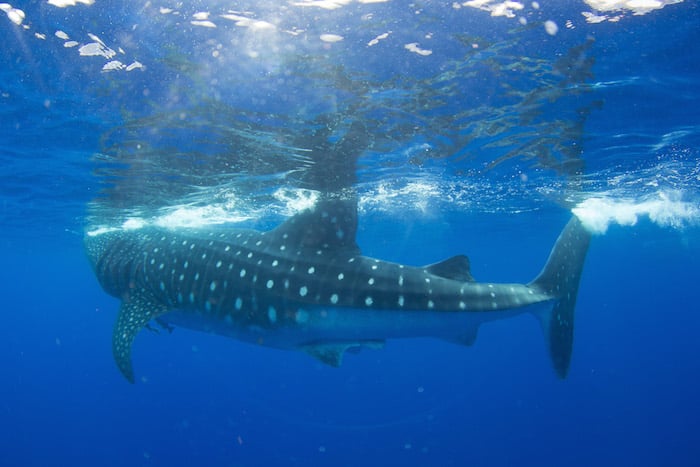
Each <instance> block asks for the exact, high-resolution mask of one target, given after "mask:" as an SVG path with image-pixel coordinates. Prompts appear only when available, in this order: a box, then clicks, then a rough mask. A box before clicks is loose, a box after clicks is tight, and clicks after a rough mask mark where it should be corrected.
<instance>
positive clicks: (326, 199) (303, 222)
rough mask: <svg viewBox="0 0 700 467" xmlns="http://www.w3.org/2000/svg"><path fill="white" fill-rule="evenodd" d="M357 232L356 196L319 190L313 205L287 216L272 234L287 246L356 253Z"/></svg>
mask: <svg viewBox="0 0 700 467" xmlns="http://www.w3.org/2000/svg"><path fill="white" fill-rule="evenodd" d="M356 233H357V198H356V197H355V195H354V194H335V193H333V194H331V193H322V194H321V196H320V199H319V200H318V201H317V202H316V204H315V205H314V206H313V207H312V208H310V209H307V210H305V211H302V212H300V213H299V214H296V215H295V216H293V217H292V218H290V219H288V220H287V221H285V222H284V223H282V224H281V225H280V226H279V227H277V228H276V229H274V230H273V231H272V232H271V235H273V236H274V237H275V239H276V240H277V241H278V242H280V243H281V244H284V245H287V246H288V247H290V248H297V249H316V250H326V249H333V250H345V251H349V252H351V253H352V254H359V252H360V249H359V248H358V246H357V243H355V234H356Z"/></svg>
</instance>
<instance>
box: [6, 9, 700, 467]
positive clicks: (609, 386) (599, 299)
mask: <svg viewBox="0 0 700 467" xmlns="http://www.w3.org/2000/svg"><path fill="white" fill-rule="evenodd" d="M36 8H37V9H47V8H48V6H46V5H44V6H43V7H39V6H36ZM27 10H28V7H27ZM125 10H126V7H125ZM698 10H699V9H698V8H697V5H695V4H691V3H689V2H685V3H683V4H681V5H677V6H673V5H672V6H668V7H666V8H665V9H663V10H661V11H658V12H654V13H652V14H649V15H646V16H643V17H634V18H632V17H627V18H626V19H625V20H623V21H622V22H620V23H605V24H601V25H598V26H595V29H591V30H593V31H595V36H596V43H595V48H594V49H595V50H594V51H595V56H596V58H597V64H596V67H595V71H596V80H598V81H599V82H601V83H612V82H615V81H616V80H620V81H621V82H624V83H626V84H619V85H605V86H601V87H600V88H599V89H596V91H595V92H596V93H597V94H596V96H599V97H601V98H602V99H603V100H604V101H605V104H604V106H603V107H602V110H601V111H598V112H595V113H594V114H593V115H592V116H591V118H590V119H589V121H588V122H587V125H586V133H585V145H586V154H585V156H584V158H585V159H586V163H587V170H588V171H590V173H596V174H601V173H602V174H603V176H602V177H601V179H600V180H597V179H595V180H593V181H594V182H601V180H602V181H603V182H605V181H606V180H607V176H608V175H610V178H613V176H619V177H621V180H623V182H621V185H623V186H625V187H626V191H625V192H624V194H625V196H627V199H630V200H635V199H637V198H636V195H637V191H636V190H639V191H640V194H641V193H642V191H643V190H651V192H652V193H653V190H655V189H656V188H653V189H650V188H649V185H647V182H648V181H649V180H650V179H653V177H650V174H652V175H653V174H658V179H656V180H657V181H658V182H659V183H660V185H659V186H660V187H661V189H666V188H669V189H674V190H677V191H679V192H681V193H683V195H684V196H685V198H684V199H685V200H686V201H689V202H690V203H691V204H692V205H694V206H697V205H698V204H699V203H698V200H699V199H700V196H698V192H699V191H700V190H698V180H700V178H699V177H698V173H699V170H698V162H697V155H698V141H700V137H699V135H700V131H698V126H699V118H698V115H699V114H698V112H699V110H698V109H700V105H698V102H699V101H700V98H699V93H698V83H699V82H700V78H699V76H698V71H697V70H698V69H697V64H698V63H700V58H698V47H697V44H698V43H699V42H698V35H699V34H700V28H698V24H700V22H698V21H700V20H698V15H699V12H698ZM28 11H29V10H28ZM57 11H58V10H54V9H51V10H50V14H47V16H46V23H47V24H48V25H46V27H45V29H47V30H52V28H53V29H55V28H59V27H63V28H66V29H68V27H67V26H69V25H70V22H71V21H76V20H75V18H74V17H70V15H68V13H65V18H64V19H62V18H63V15H64V13H63V12H64V10H60V11H59V12H57ZM66 11H68V10H66ZM79 11H83V12H85V11H87V12H90V13H91V14H94V15H95V16H94V17H92V16H90V17H84V18H85V21H86V22H88V21H92V22H94V23H95V24H100V22H101V21H103V20H104V18H102V19H101V18H100V17H99V15H97V13H95V10H94V9H93V10H79ZM129 12H131V10H129ZM124 16H125V17H126V16H128V14H127V12H125V13H124ZM28 17H34V18H36V17H37V16H36V15H28ZM562 17H563V18H566V17H568V16H567V15H564V14H562ZM129 21H130V20H127V19H124V23H125V24H127V25H128V24H130V23H129ZM104 24H109V23H104ZM499 24H501V27H504V26H503V23H499ZM560 24H563V23H561V22H560ZM33 26H34V27H35V28H38V27H39V26H40V25H38V24H36V23H35V24H34V25H33ZM431 26H432V25H431ZM115 27H116V26H115ZM591 28H593V27H591ZM0 30H1V31H2V36H1V37H2V42H3V44H10V45H11V46H10V45H8V46H7V47H4V46H3V48H2V51H0V57H1V58H2V65H3V67H2V69H0V77H1V78H2V82H0V90H1V91H3V92H7V94H8V95H7V96H2V99H1V100H0V104H1V105H2V107H0V118H1V120H0V123H2V125H3V126H2V128H0V137H1V139H0V143H1V147H0V149H1V150H2V151H1V152H0V162H2V167H0V182H2V183H1V186H0V219H2V222H3V224H2V225H1V226H0V228H2V231H1V232H0V251H2V259H1V260H0V299H1V300H2V301H1V302H0V304H1V307H0V368H2V378H1V379H0V465H3V466H4V465H7V466H14V465H28V466H47V465H56V466H95V465H104V466H110V465H115V466H117V465H119V466H122V465H134V466H137V465H143V466H178V465H183V466H187V465H213V466H218V465H226V466H232V465H233V466H258V465H304V466H307V465H343V466H355V465H367V466H373V465H446V466H447V465H454V466H464V465H514V464H518V465H537V466H541V465H552V466H561V465H580V466H590V465H638V466H656V465H678V466H681V465H687V466H693V465H697V464H698V459H700V445H699V444H698V433H700V427H699V426H698V425H699V423H700V422H699V420H700V406H699V405H700V402H699V400H700V399H699V398H698V396H697V395H698V393H700V378H699V377H698V375H699V374H700V373H699V370H700V368H699V367H700V360H699V359H698V356H700V340H699V339H698V338H697V334H698V330H699V329H700V315H699V314H698V310H699V307H698V305H697V299H698V283H700V281H699V279H700V274H699V273H698V271H699V270H700V231H699V230H698V225H697V218H692V217H691V218H690V219H686V220H688V221H689V222H688V225H685V226H683V227H679V228H670V227H664V226H659V225H656V224H654V223H652V222H650V221H649V220H648V219H646V218H642V219H641V220H640V222H639V223H638V224H637V225H635V226H631V227H619V226H612V227H611V228H610V229H609V230H608V232H607V233H606V234H604V235H599V236H595V237H594V238H593V241H592V244H591V248H590V253H589V256H588V258H587V261H586V266H585V269H584V273H583V277H582V281H581V288H580V292H579V301H578V306H577V316H576V318H577V321H576V335H575V345H574V354H573V360H572V364H571V369H570V373H569V376H568V378H567V379H566V380H559V379H557V377H556V376H555V374H554V372H553V371H552V370H551V368H550V363H549V358H548V355H547V352H546V349H545V344H544V339H543V338H542V333H541V331H540V329H539V325H538V323H537V321H536V320H535V319H533V318H532V317H530V316H522V317H518V318H515V319H511V320H508V321H503V322H497V323H493V324H490V325H487V326H484V327H483V328H482V329H481V330H480V332H479V336H478V338H477V341H476V343H475V345H474V346H473V347H471V348H465V347H461V346H458V345H454V344H450V343H445V342H440V341H434V340H430V339H414V340H405V341H390V342H389V343H388V344H387V346H386V348H385V349H384V350H381V351H369V350H365V351H363V352H361V353H360V354H358V355H348V356H347V357H346V358H345V361H344V365H343V366H342V367H341V368H339V369H334V368H329V367H326V366H323V365H321V364H320V363H318V362H317V361H315V360H313V359H311V358H309V357H308V356H307V355H305V354H302V353H297V352H285V351H279V350H274V349H267V348H262V347H256V346H252V345H248V344H243V343H239V342H237V341H232V340H227V339H224V338H221V337H216V336H210V335H205V334H199V333H195V332H191V331H188V330H185V329H177V330H176V331H175V332H174V333H172V334H171V335H167V334H159V335H156V334H154V333H149V332H143V333H141V334H140V335H139V336H138V338H137V340H136V343H135V346H134V365H135V370H136V373H137V378H138V381H137V384H135V385H129V384H128V383H127V382H126V381H125V380H124V378H123V377H122V376H121V375H120V373H119V372H118V370H117V368H116V366H115V365H114V363H113V359H112V355H111V332H112V325H113V322H114V318H115V314H116V310H117V308H118V302H117V300H116V299H113V298H112V297H109V296H108V295H106V294H105V293H104V292H103V291H102V290H101V289H100V287H99V286H98V284H97V281H96V279H95V278H94V275H93V274H92V271H91V270H90V268H89V265H88V262H87V260H86V258H85V255H84V252H83V249H82V243H81V242H82V240H81V234H82V233H81V232H79V231H80V228H81V226H82V225H83V220H82V219H83V215H84V214H85V204H86V202H87V201H88V200H90V199H91V198H92V197H93V196H94V194H95V190H96V188H97V182H96V180H95V178H94V177H93V176H92V175H91V174H90V170H91V168H92V164H91V163H90V161H89V155H90V154H91V153H92V152H93V151H95V150H96V146H97V145H98V142H97V139H98V136H99V134H100V132H101V131H103V130H104V129H105V127H108V126H109V122H106V121H104V120H101V119H99V118H97V117H96V115H104V113H105V111H104V109H102V108H100V102H99V101H90V100H87V99H86V100H85V101H84V102H83V101H81V99H82V97H81V96H83V94H81V91H82V90H84V89H86V88H91V86H93V85H94V84H95V83H94V82H88V81H76V80H66V81H61V79H60V78H61V76H63V75H62V74H61V73H64V74H65V76H64V77H68V78H72V77H74V76H75V75H77V74H79V72H80V70H77V71H76V70H73V69H69V68H70V67H67V66H66V67H65V69H64V68H62V66H63V65H64V61H63V57H65V56H67V55H60V54H59V53H58V52H56V50H59V51H62V49H60V48H56V49H55V50H54V51H53V52H56V53H53V52H50V51H49V52H44V53H43V54H42V52H41V51H42V50H44V49H38V48H36V49H35V48H33V45H32V44H35V43H38V42H36V41H35V42H29V40H28V39H27V38H28V37H31V36H30V35H29V34H25V35H23V36H20V34H23V32H21V31H19V30H18V29H17V28H14V26H13V25H11V24H10V23H9V22H7V21H5V19H4V18H2V21H0ZM18 31H19V32H18ZM580 31H581V29H579V32H580ZM99 32H100V34H102V31H99ZM156 32H157V31H156ZM154 33H155V32H154ZM562 35H563V34H562ZM105 37H107V36H105ZM17 38H19V39H17ZM30 40H34V39H30ZM13 41H14V42H13ZM59 47H62V46H59ZM142 47H144V48H146V47H147V45H142ZM30 52H31V53H30ZM128 52H132V51H131V50H129V51H128ZM61 53H62V52H61ZM79 63H83V62H79ZM85 63H87V62H85ZM86 67H87V66H86ZM37 70H39V71H37ZM55 70H57V71H56V72H55V74H53V73H54V71H55ZM85 74H86V75H87V74H88V72H85ZM98 76H99V75H98ZM143 79H145V78H143ZM95 81H99V78H95ZM64 89H65V93H66V95H63V94H62V92H63V90H64ZM69 91H70V92H71V93H72V94H70V95H69V94H68V92H69ZM45 96H48V97H49V98H50V99H51V100H52V105H51V107H50V108H48V109H47V108H45V107H44V106H43V101H44V98H45ZM57 96H58V97H65V100H61V99H57V98H56V97H57ZM76 122H79V124H75V123H76ZM679 129H683V130H684V131H686V132H687V134H686V135H685V136H684V137H677V138H676V139H675V140H673V139H672V140H670V141H669V140H668V138H666V136H667V135H669V134H671V133H673V132H674V131H678V130H679ZM661 142H665V144H663V145H659V143H661ZM601 183H602V182H601ZM593 185H594V188H596V187H598V185H596V183H593ZM602 188H608V187H606V186H602ZM475 196H478V194H475ZM535 208H536V209H539V210H533V211H532V212H524V213H521V214H519V215H512V214H498V213H496V214H486V213H483V212H477V213H470V212H468V210H467V212H465V211H464V210H459V209H457V208H455V209H453V210H450V209H446V210H444V211H439V212H430V213H429V215H428V216H424V217H421V218H418V219H410V218H401V217H400V216H399V218H398V219H397V216H396V215H393V216H389V217H384V216H382V213H381V212H370V213H367V214H365V215H363V216H362V218H361V220H360V222H361V229H360V232H359V237H358V242H359V244H360V246H361V247H362V248H363V250H364V253H365V254H367V255H370V256H376V257H380V258H385V259H388V260H395V261H402V262H406V263H409V264H427V263H432V262H434V261H438V260H440V259H444V258H446V257H449V256H451V255H454V254H458V253H465V254H468V255H469V256H470V258H471V261H472V272H473V274H474V276H475V277H476V278H477V280H491V281H528V280H530V279H531V278H532V277H534V276H535V275H536V273H537V272H538V271H539V268H540V267H541V266H542V264H543V263H544V261H545V259H546V257H547V254H548V252H549V249H550V248H551V245H552V244H553V242H554V240H555V238H556V236H557V234H558V232H559V230H560V229H561V227H562V226H563V225H564V224H565V222H566V219H567V217H568V214H567V213H566V212H565V210H564V209H556V210H555V209H554V208H552V207H545V208H544V209H540V207H539V206H533V209H535Z"/></svg>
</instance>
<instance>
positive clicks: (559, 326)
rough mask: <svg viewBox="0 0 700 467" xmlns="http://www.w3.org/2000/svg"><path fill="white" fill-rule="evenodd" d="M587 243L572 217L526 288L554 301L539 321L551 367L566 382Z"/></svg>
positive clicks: (581, 228) (586, 237)
mask: <svg viewBox="0 0 700 467" xmlns="http://www.w3.org/2000/svg"><path fill="white" fill-rule="evenodd" d="M590 239H591V234H590V233H589V232H588V231H587V230H586V228H585V227H584V226H583V225H582V224H581V221H580V220H579V219H578V218H577V217H576V216H574V217H572V218H571V220H569V222H568V224H566V227H564V230H563V231H562V232H561V234H560V235H559V238H558V239H557V242H556V243H555V244H554V248H552V252H551V253H550V254H549V259H548V260H547V264H545V266H544V268H543V269H542V272H540V274H539V276H537V278H536V279H535V280H534V281H532V282H531V283H530V284H529V286H530V287H532V288H534V289H537V290H539V291H541V292H544V293H546V294H548V295H551V296H552V297H553V298H554V299H555V300H556V301H555V304H554V307H553V308H552V312H551V314H549V315H548V316H547V315H539V316H538V318H539V319H540V323H541V324H542V329H543V331H544V333H545V338H547V339H548V341H549V342H548V344H549V354H550V357H551V359H552V365H553V366H554V370H555V371H556V372H557V375H559V377H560V378H565V377H566V374H567V372H568V371H569V362H570V360H571V350H572V347H573V341H574V308H575V307H576V295H577V294H578V285H579V280H580V279H581V271H582V270H583V262H584V260H585V259H586V253H587V252H588V244H589V243H590Z"/></svg>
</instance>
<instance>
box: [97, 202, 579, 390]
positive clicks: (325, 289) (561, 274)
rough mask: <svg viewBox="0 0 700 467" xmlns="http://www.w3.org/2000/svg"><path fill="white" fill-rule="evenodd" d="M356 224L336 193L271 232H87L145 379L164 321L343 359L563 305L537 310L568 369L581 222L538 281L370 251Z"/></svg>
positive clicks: (119, 325) (350, 205)
mask: <svg viewBox="0 0 700 467" xmlns="http://www.w3.org/2000/svg"><path fill="white" fill-rule="evenodd" d="M356 225H357V220H356V210H355V205H354V201H353V200H350V201H349V202H347V201H338V200H330V201H322V202H319V203H318V204H317V205H316V206H315V207H314V208H313V209H310V210H308V211H305V212H303V213H301V214H299V215H297V216H294V217H292V218H291V219H290V220H288V221H287V222H285V223H283V224H282V225H281V226H279V227H278V228H277V229H274V230H272V231H269V232H258V231H253V230H237V229H229V228H213V229H207V230H193V229H163V228H155V227H148V228H142V229H138V230H132V231H114V232H109V233H103V234H99V235H92V236H90V235H88V236H86V241H85V243H86V249H87V252H88V256H89V258H90V260H91V262H92V264H93V267H94V269H95V272H96V275H97V277H98V280H99V281H100V284H101V285H102V287H103V288H104V289H105V291H107V292H108V293H110V294H112V295H114V296H116V297H119V298H120V299H121V300H122V306H121V309H120V312H119V316H118V318H117V322H116V325H115V328H114V334H113V353H114V357H115V360H116V362H117V365H118V367H119V369H120V370H121V372H122V373H123V374H124V376H125V377H126V378H127V379H128V380H129V381H132V382H133V381H134V373H133V370H132V366H131V345H132V342H133V340H134V338H135V336H136V334H137V333H138V332H139V330H140V329H141V328H143V327H144V326H146V324H147V323H148V322H149V321H150V320H152V319H155V318H159V319H162V320H164V321H167V322H170V323H174V324H179V325H182V326H186V327H190V328H194V329H200V330H204V331H209V332H217V333H220V334H224V335H228V336H231V337H235V338H239V339H243V340H247V341H251V342H257V343H263V344H266V345H271V346H274V347H280V348H292V349H299V350H304V351H306V352H307V353H309V354H310V355H312V356H314V357H316V358H319V359H320V360H322V361H324V362H325V363H329V364H332V365H338V364H340V361H341V359H342V355H343V352H344V351H345V350H346V349H349V348H350V349H352V348H359V347H363V346H364V347H372V348H376V347H377V346H378V345H379V344H380V343H382V342H383V341H384V339H386V338H393V337H411V336H421V335H424V336H436V337H442V338H446V339H449V340H454V341H461V342H463V343H470V342H471V341H473V339H474V337H475V335H476V330H477V328H478V326H479V325H480V324H481V323H483V322H486V321H490V320H493V319H500V318H505V317H509V316H512V315H514V314H518V313H521V312H525V311H533V309H534V308H533V307H534V306H535V305H538V304H551V306H549V308H548V309H547V312H546V313H542V312H540V311H537V313H536V316H538V317H539V318H540V320H541V321H542V323H543V326H545V327H549V329H546V330H545V332H546V333H547V335H548V336H549V341H550V350H551V352H552V358H553V362H554V366H555V369H556V370H557V373H558V374H559V375H560V376H564V375H566V371H567V369H568V363H569V359H570V354H571V341H572V338H573V309H574V305H575V300H576V292H577V290H578V283H579V278H580V275H581V268H582V264H583V260H584V258H585V254H586V250H587V247H588V239H589V235H588V233H587V232H586V231H585V230H584V229H583V228H582V227H581V225H580V223H579V222H578V220H577V219H575V218H574V219H572V221H571V222H570V223H569V224H568V225H567V227H566V228H565V230H564V232H563V233H562V236H560V239H559V240H558V242H557V244H556V245H555V247H554V249H553V251H552V254H551V255H550V259H549V261H548V263H547V266H546V267H545V269H544V270H543V272H542V274H541V275H540V276H539V277H538V278H537V279H536V280H535V281H533V282H532V283H531V284H528V285H524V284H495V283H478V282H475V281H474V280H473V278H472V276H471V273H470V271H469V262H468V259H467V258H466V257H464V256H456V257H454V258H450V259H448V260H446V261H443V262H441V263H437V264H434V265H428V266H424V267H411V266H406V265H402V264H397V263H391V262H386V261H381V260H378V259H373V258H368V257H365V256H362V255H361V254H360V250H359V248H358V247H357V245H356V244H355V230H356ZM550 310H553V311H552V312H551V313H550ZM460 328H462V329H460Z"/></svg>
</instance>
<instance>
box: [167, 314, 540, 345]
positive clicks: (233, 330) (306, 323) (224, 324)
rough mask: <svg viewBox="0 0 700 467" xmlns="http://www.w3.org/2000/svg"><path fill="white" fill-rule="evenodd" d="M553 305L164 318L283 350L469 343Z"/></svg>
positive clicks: (184, 325)
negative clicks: (418, 341) (397, 342)
mask: <svg viewBox="0 0 700 467" xmlns="http://www.w3.org/2000/svg"><path fill="white" fill-rule="evenodd" d="M550 307H551V304H550V303H549V302H543V303H537V304H534V305H529V306H524V307H519V308H514V309H508V310H499V311H495V312H493V311H492V312H436V311H415V310H413V311H405V310H365V309H355V308H339V307H306V308H303V309H297V310H295V311H293V312H289V313H286V316H280V315H279V313H276V314H274V315H273V314H270V315H269V316H268V317H267V321H268V322H267V323H265V324H262V325H261V324H260V323H259V322H257V323H246V322H240V321H235V320H233V319H231V318H230V317H227V316H223V317H221V316H211V315H207V314H204V313H199V312H193V311H191V310H174V311H172V312H169V313H167V314H166V315H164V316H162V317H161V319H162V320H163V321H165V322H167V323H169V324H173V325H175V326H181V327H185V328H188V329H193V330H197V331H204V332H208V333H214V334H219V335H223V336H226V337H233V338H236V339H239V340H243V341H248V342H252V343H256V344H261V345H266V346H269V347H276V348H283V349H298V348H303V347H304V346H307V345H313V344H318V343H333V342H359V343H362V342H368V341H375V342H376V341H384V340H386V339H397V338H412V337H435V338H439V339H445V340H449V341H455V342H462V343H467V344H469V343H471V341H473V339H474V337H475V336H476V333H477V331H478V328H479V326H480V325H481V324H483V323H487V322H490V321H495V320H499V319H505V318H509V317H513V316H516V315H519V314H522V313H527V312H529V313H534V314H538V313H540V312H541V311H544V310H547V309H549V308H550Z"/></svg>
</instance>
